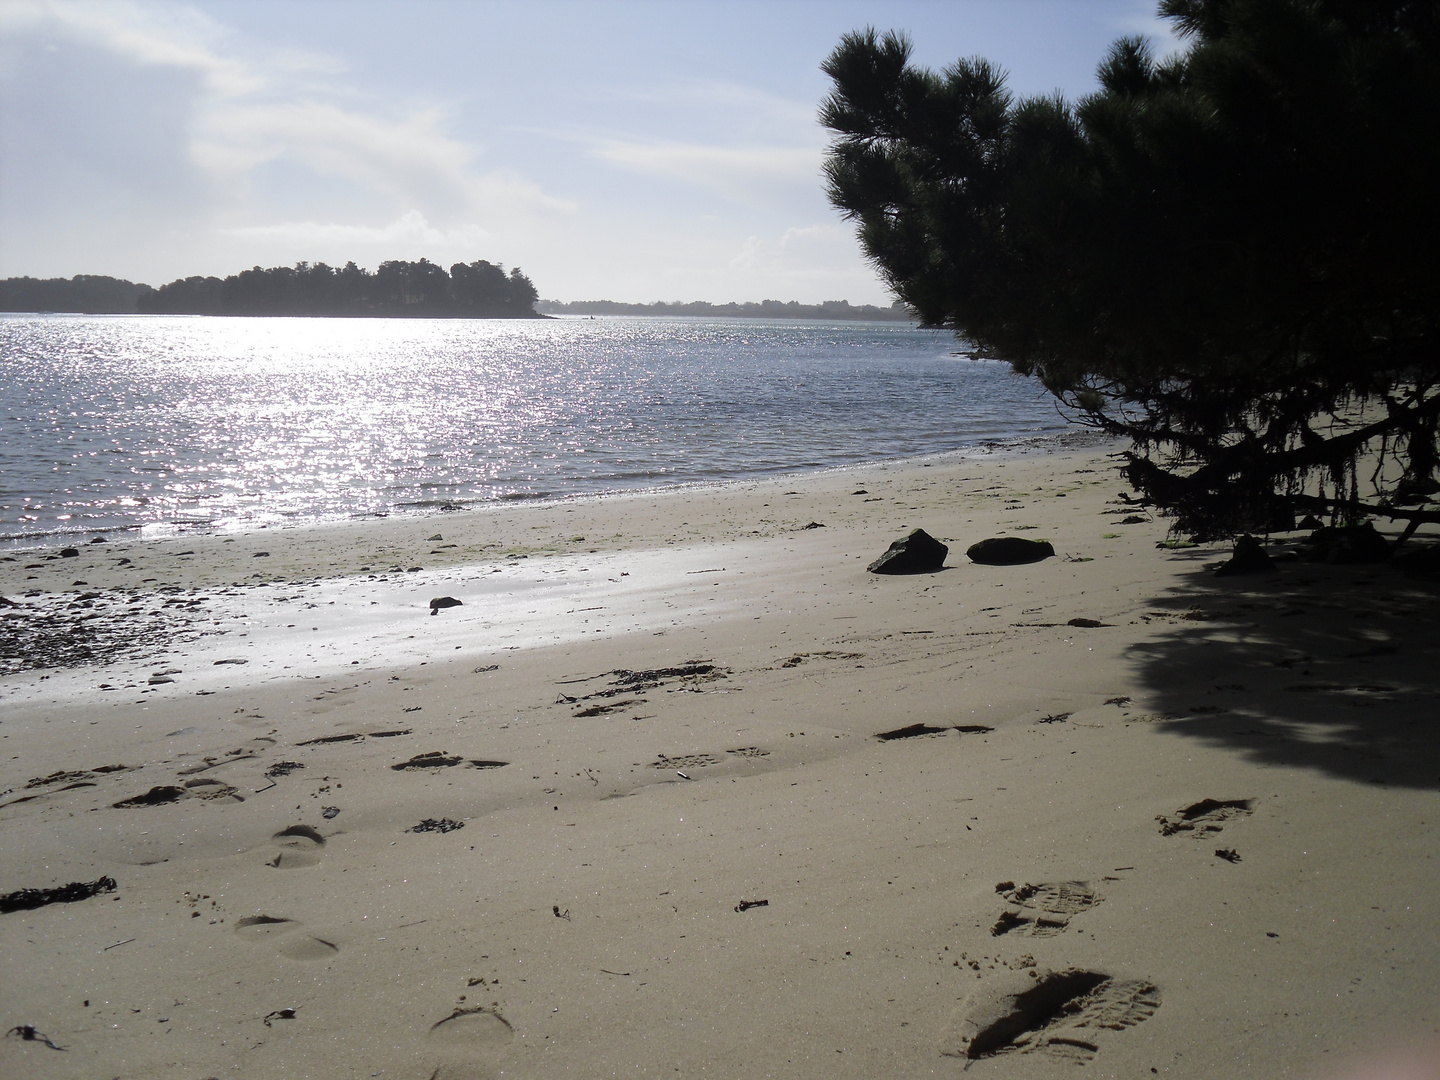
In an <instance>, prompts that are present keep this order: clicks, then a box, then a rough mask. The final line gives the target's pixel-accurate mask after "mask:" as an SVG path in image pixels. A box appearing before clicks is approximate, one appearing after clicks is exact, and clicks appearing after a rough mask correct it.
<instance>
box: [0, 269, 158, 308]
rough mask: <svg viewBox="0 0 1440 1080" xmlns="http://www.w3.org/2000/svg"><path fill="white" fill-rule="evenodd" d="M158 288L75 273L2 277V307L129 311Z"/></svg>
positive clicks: (119, 279) (0, 295) (0, 284)
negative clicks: (36, 276) (70, 276)
mask: <svg viewBox="0 0 1440 1080" xmlns="http://www.w3.org/2000/svg"><path fill="white" fill-rule="evenodd" d="M154 291H155V290H154V289H152V288H150V286H149V285H137V284H135V283H134V282H133V281H125V280H124V279H122V278H113V277H101V276H99V275H96V274H76V275H75V276H74V277H73V278H69V279H66V278H32V277H15V278H6V279H5V280H4V281H0V311H76V312H83V313H85V314H90V315H128V314H131V313H133V312H135V311H137V310H138V307H137V304H138V302H139V300H140V298H141V297H142V296H144V295H146V294H147V293H152V292H154Z"/></svg>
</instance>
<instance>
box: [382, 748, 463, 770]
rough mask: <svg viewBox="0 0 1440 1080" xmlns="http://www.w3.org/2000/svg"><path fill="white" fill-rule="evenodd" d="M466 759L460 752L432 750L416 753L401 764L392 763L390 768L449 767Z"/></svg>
mask: <svg viewBox="0 0 1440 1080" xmlns="http://www.w3.org/2000/svg"><path fill="white" fill-rule="evenodd" d="M464 760H465V759H464V758H463V757H460V756H459V755H458V754H456V755H453V756H450V755H447V754H446V753H445V752H444V751H443V750H431V751H429V752H427V753H424V754H416V755H415V756H414V757H412V758H411V759H410V760H409V761H402V762H400V763H399V764H396V765H391V766H390V768H392V769H394V770H396V771H397V772H398V771H400V770H403V769H448V768H450V767H452V766H454V765H459V764H460V763H461V762H462V761H464Z"/></svg>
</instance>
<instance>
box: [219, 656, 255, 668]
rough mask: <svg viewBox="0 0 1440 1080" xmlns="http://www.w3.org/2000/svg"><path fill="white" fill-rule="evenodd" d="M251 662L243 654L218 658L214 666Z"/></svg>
mask: <svg viewBox="0 0 1440 1080" xmlns="http://www.w3.org/2000/svg"><path fill="white" fill-rule="evenodd" d="M249 662H250V661H249V660H247V659H245V658H244V657H243V656H229V657H226V658H225V659H224V660H216V661H215V663H214V665H213V666H214V667H219V666H220V665H221V664H248V663H249Z"/></svg>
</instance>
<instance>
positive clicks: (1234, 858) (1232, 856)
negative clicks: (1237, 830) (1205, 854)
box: [1215, 847, 1240, 863]
mask: <svg viewBox="0 0 1440 1080" xmlns="http://www.w3.org/2000/svg"><path fill="white" fill-rule="evenodd" d="M1215 857H1216V858H1219V859H1224V860H1225V861H1226V862H1232V863H1233V862H1239V861H1240V853H1239V852H1238V851H1236V850H1235V849H1234V848H1224V847H1221V848H1216V849H1215Z"/></svg>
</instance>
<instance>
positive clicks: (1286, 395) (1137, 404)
mask: <svg viewBox="0 0 1440 1080" xmlns="http://www.w3.org/2000/svg"><path fill="white" fill-rule="evenodd" d="M1160 13H1161V14H1162V16H1165V17H1167V18H1169V19H1170V20H1171V21H1172V24H1173V25H1174V26H1175V27H1176V29H1177V30H1178V32H1179V33H1180V35H1181V37H1182V39H1183V40H1184V41H1185V43H1186V44H1187V46H1188V47H1187V48H1186V49H1185V50H1184V51H1183V52H1181V53H1179V54H1177V55H1176V56H1173V57H1171V58H1168V59H1164V60H1157V59H1156V57H1155V56H1154V54H1153V52H1152V50H1151V48H1150V46H1149V45H1148V44H1147V43H1146V42H1145V41H1143V40H1142V39H1139V38H1122V39H1121V40H1119V41H1117V42H1116V43H1115V44H1114V45H1113V46H1112V48H1111V49H1110V52H1109V54H1108V55H1107V56H1106V57H1105V58H1104V60H1103V61H1102V63H1101V64H1100V67H1099V73H1098V74H1099V81H1100V85H1101V89H1100V90H1098V91H1097V92H1095V93H1093V94H1090V95H1088V96H1086V97H1083V98H1081V99H1079V100H1078V101H1076V102H1069V101H1066V100H1064V99H1062V98H1060V97H1058V96H1052V97H1034V98H1025V99H1016V98H1015V97H1013V96H1012V95H1011V94H1010V93H1009V92H1008V91H1007V90H1006V88H1005V77H1004V74H1003V73H1002V72H1001V71H1000V70H999V69H997V68H996V67H994V66H993V65H992V64H990V63H988V62H987V61H985V60H982V59H968V60H960V61H957V62H956V63H955V64H953V65H951V66H950V67H948V68H946V69H945V70H943V71H940V72H935V71H930V70H925V69H921V68H918V67H915V66H913V65H912V64H911V63H910V43H909V42H908V40H907V39H906V38H904V37H903V36H901V35H897V34H885V35H878V34H877V33H876V32H875V31H873V30H867V31H863V32H858V33H852V34H849V35H847V36H846V37H845V38H844V39H843V40H842V42H841V43H840V45H839V47H838V48H837V49H836V50H835V51H834V53H833V54H832V55H831V56H830V57H829V59H828V60H827V61H826V62H825V65H824V70H825V72H826V73H827V74H828V75H830V77H831V78H832V79H833V81H834V90H833V93H832V94H831V95H830V97H829V98H828V99H827V100H826V101H825V103H824V105H823V107H822V111H821V118H822V120H823V122H824V123H825V124H826V126H827V127H829V128H830V129H831V130H832V131H833V132H834V133H835V136H836V138H835V140H834V142H833V144H832V146H831V148H830V151H829V156H828V159H827V163H826V175H827V178H828V193H829V196H830V198H831V200H832V202H833V203H834V204H835V205H836V206H837V207H838V208H839V209H841V210H842V211H844V213H845V214H846V216H847V217H849V218H851V219H853V220H854V221H856V222H857V223H858V227H859V237H860V240H861V243H862V245H863V247H864V250H865V252H866V254H867V255H868V256H869V258H870V259H871V260H872V261H873V262H874V263H875V265H876V266H877V267H878V268H879V269H880V271H881V273H882V274H883V275H884V277H885V279H886V281H887V282H888V284H889V285H890V286H891V288H892V289H893V290H894V292H895V295H896V296H897V297H898V298H899V299H900V300H902V301H903V302H904V303H905V304H907V305H908V306H910V307H911V308H913V309H914V310H915V311H917V312H918V313H919V314H920V316H921V317H922V318H923V319H924V320H925V321H926V322H928V323H930V324H933V325H936V326H944V327H948V328H951V329H953V330H954V331H955V332H956V334H957V335H959V336H960V337H961V338H963V339H964V340H965V341H966V342H968V343H969V345H970V346H971V347H972V348H973V350H974V352H975V353H976V354H977V355H983V356H987V357H992V358H997V359H1002V360H1005V361H1008V362H1009V363H1010V364H1012V365H1013V366H1014V367H1015V369H1016V370H1017V371H1020V372H1022V373H1025V374H1032V375H1035V376H1037V377H1038V378H1039V379H1040V380H1041V381H1042V382H1043V383H1044V384H1045V386H1046V387H1047V388H1048V389H1049V390H1050V391H1051V392H1052V393H1053V394H1055V396H1056V397H1057V399H1058V400H1059V402H1061V403H1062V407H1063V408H1064V409H1066V410H1067V411H1068V412H1069V413H1071V414H1072V415H1073V416H1075V417H1076V418H1077V419H1080V420H1082V421H1084V422H1087V423H1090V424H1092V425H1094V426H1096V427H1098V428H1100V429H1102V430H1104V431H1106V432H1109V433H1111V434H1114V435H1118V436H1124V437H1128V438H1129V439H1131V440H1133V448H1132V450H1131V452H1130V453H1129V458H1128V463H1127V466H1126V469H1125V472H1126V475H1127V477H1128V479H1129V480H1130V482H1131V483H1132V484H1133V485H1135V487H1136V488H1137V489H1138V490H1139V491H1140V492H1142V493H1143V494H1144V495H1145V496H1146V497H1147V498H1148V499H1150V500H1151V501H1153V502H1154V503H1155V504H1156V505H1157V506H1159V507H1160V508H1161V509H1162V510H1164V511H1165V512H1167V513H1168V514H1170V515H1171V516H1173V518H1174V520H1175V526H1176V528H1177V529H1178V530H1180V531H1182V532H1185V533H1188V534H1190V535H1192V536H1194V537H1196V538H1200V539H1215V538H1220V537H1226V536H1235V535H1239V534H1242V533H1245V532H1249V531H1262V530H1268V529H1274V528H1289V527H1293V523H1294V518H1295V515H1296V514H1297V513H1303V512H1313V513H1318V514H1326V515H1329V516H1330V517H1331V519H1332V521H1334V522H1336V523H1353V522H1355V521H1358V520H1360V519H1362V518H1363V517H1365V516H1366V515H1372V514H1378V515H1384V516H1388V517H1390V518H1392V519H1395V520H1399V521H1403V522H1406V523H1407V532H1406V535H1407V536H1408V535H1409V532H1411V531H1413V530H1414V528H1416V527H1417V526H1419V525H1420V524H1422V523H1436V522H1440V508H1437V506H1436V504H1435V502H1434V499H1433V496H1434V495H1435V493H1436V492H1437V490H1440V484H1437V483H1436V479H1435V472H1436V466H1437V423H1440V387H1437V380H1440V357H1437V353H1436V324H1437V317H1440V303H1437V300H1440V261H1437V260H1436V259H1435V257H1434V251H1435V250H1436V247H1437V241H1440V209H1437V200H1436V199H1435V196H1434V192H1435V191H1436V190H1437V189H1440V48H1437V45H1440V7H1437V6H1436V5H1434V4H1432V3H1414V2H1405V0H1166V2H1165V3H1162V4H1161V7H1160Z"/></svg>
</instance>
